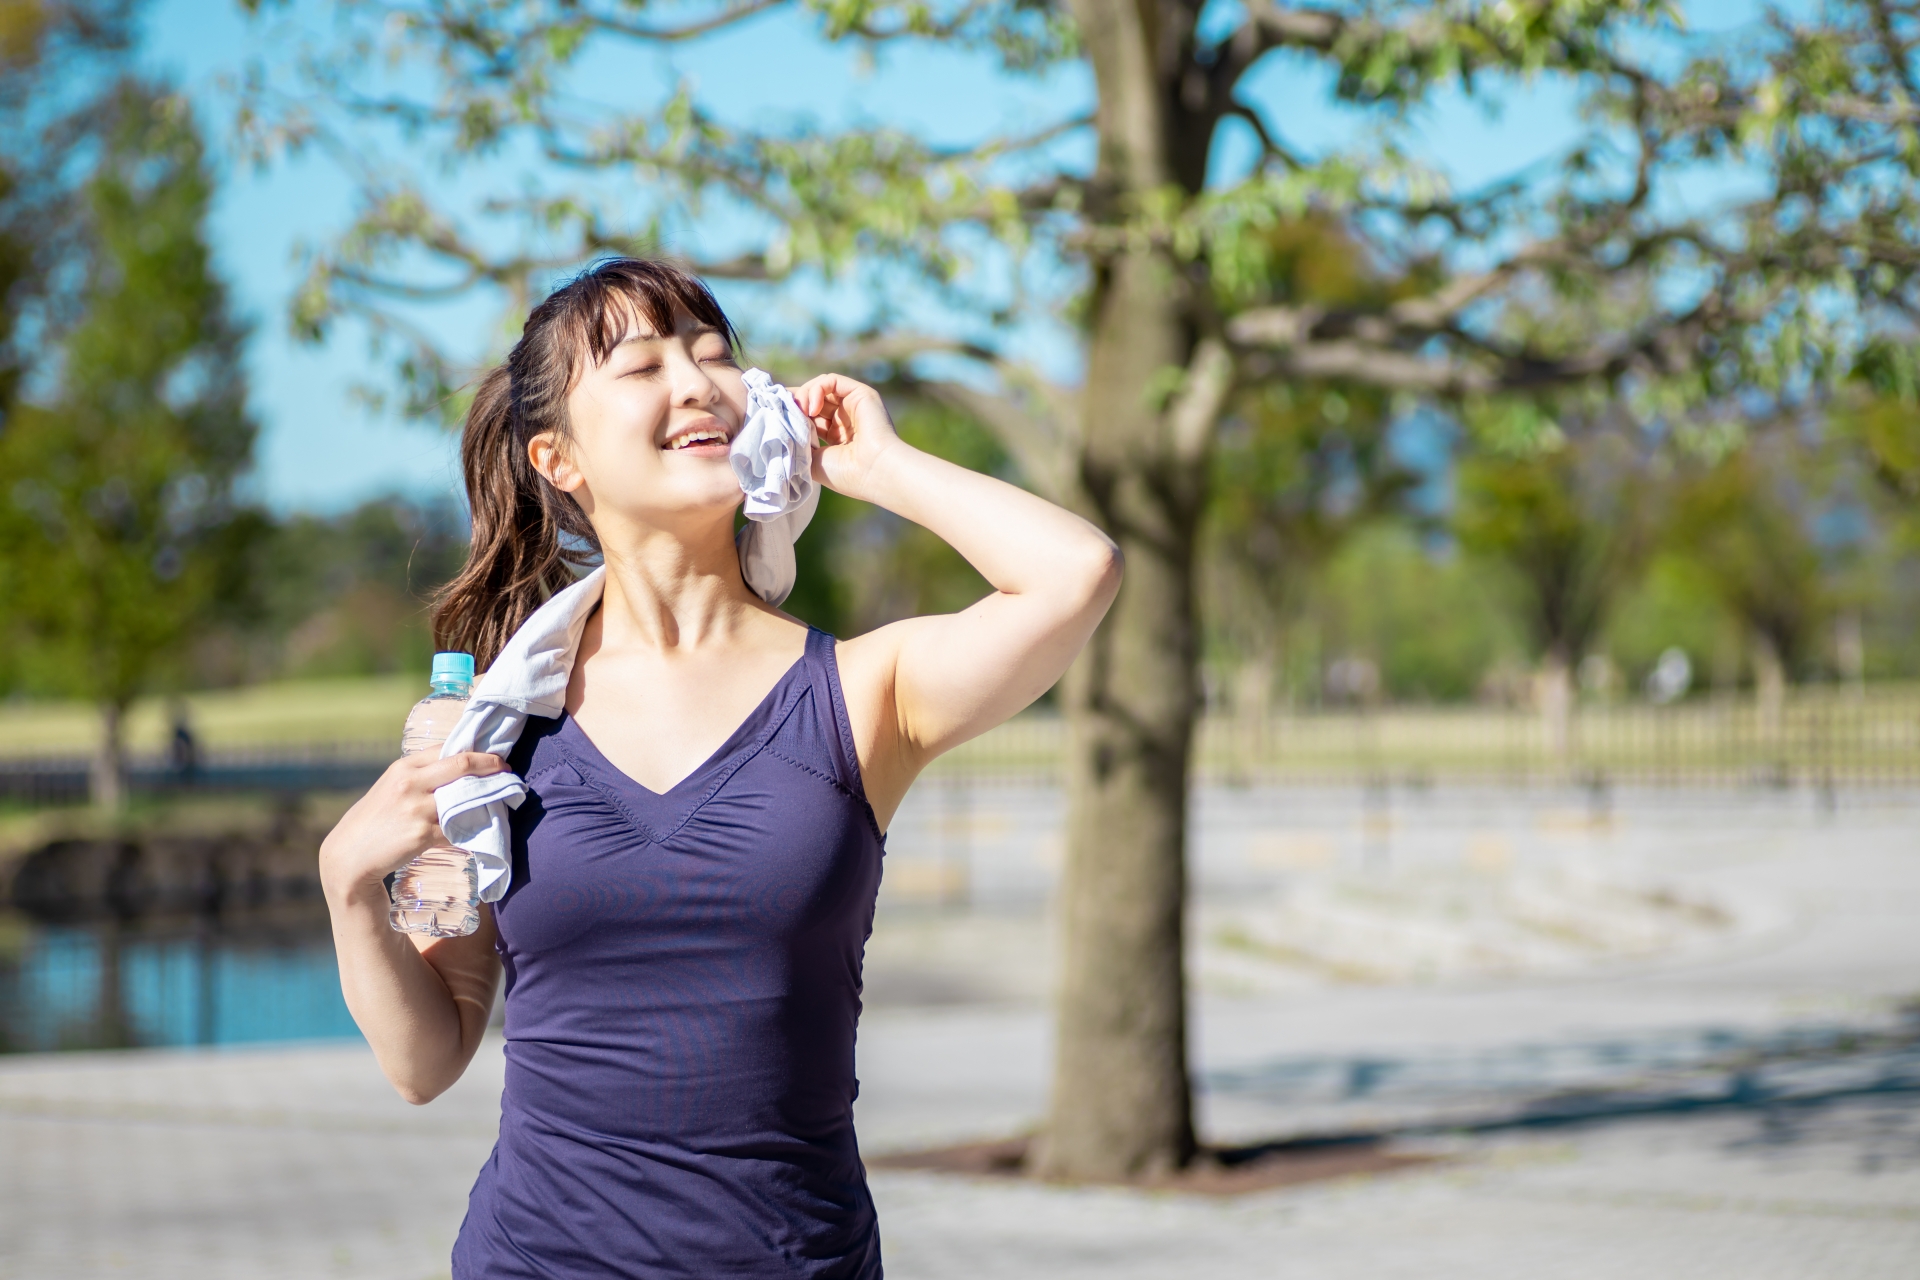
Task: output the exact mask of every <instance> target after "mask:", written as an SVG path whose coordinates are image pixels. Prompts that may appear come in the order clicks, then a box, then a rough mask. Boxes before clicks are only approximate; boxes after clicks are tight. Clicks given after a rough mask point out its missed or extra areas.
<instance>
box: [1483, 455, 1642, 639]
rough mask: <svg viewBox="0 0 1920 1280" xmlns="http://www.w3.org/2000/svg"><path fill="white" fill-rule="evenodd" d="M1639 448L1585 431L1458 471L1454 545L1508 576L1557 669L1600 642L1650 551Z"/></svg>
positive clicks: (1530, 627)
mask: <svg viewBox="0 0 1920 1280" xmlns="http://www.w3.org/2000/svg"><path fill="white" fill-rule="evenodd" d="M1644 450H1645V445H1644V444H1643V443H1642V442H1641V441H1639V440H1637V439H1635V438H1634V437H1633V436H1632V435H1630V434H1629V433H1627V432H1623V431H1621V430H1618V429H1614V430H1591V431H1581V432H1578V433H1576V434H1573V435H1571V436H1564V437H1561V438H1560V439H1559V440H1558V442H1554V443H1543V444H1541V445H1538V446H1535V447H1532V448H1527V449H1524V450H1523V451H1521V452H1517V453H1499V452H1494V451H1491V450H1488V451H1485V452H1482V453H1480V454H1478V455H1477V456H1474V457H1472V458H1469V459H1468V460H1466V461H1465V462H1464V463H1463V464H1462V465H1461V468H1460V474H1459V505H1458V507H1457V509H1456V511H1455V513H1454V529H1455V531H1456V532H1457V534H1458V536H1459V538H1460V542H1461V545H1462V546H1464V547H1466V548H1467V549H1468V550H1469V551H1471V552H1473V553H1475V554H1477V555H1481V556H1485V557H1487V558H1489V559H1492V560H1496V561H1498V562H1500V563H1501V564H1503V565H1505V566H1506V567H1507V569H1508V570H1509V571H1510V572H1511V573H1512V575H1513V577H1514V579H1515V581H1516V583H1517V585H1518V590H1519V594H1520V597H1521V605H1520V610H1519V612H1520V617H1521V619H1522V621H1523V623H1524V625H1525V626H1526V628H1527V630H1528V632H1529V633H1530V638H1531V640H1532V643H1533V646H1534V649H1535V651H1536V652H1539V653H1543V654H1546V655H1550V656H1551V657H1552V658H1554V659H1555V660H1557V661H1558V662H1559V663H1560V664H1561V666H1562V667H1563V668H1564V667H1566V666H1569V665H1571V664H1573V663H1576V662H1578V661H1579V660H1580V658H1581V657H1582V656H1584V654H1585V653H1586V652H1587V650H1588V648H1589V647H1590V646H1591V645H1592V644H1593V642H1594V641H1595V639H1596V638H1597V637H1598V636H1599V634H1600V632H1601V630H1602V629H1603V627H1604V626H1605V624H1606V621H1607V612H1608V609H1609V607H1610V606H1611V605H1612V604H1613V602H1614V600H1615V598H1616V596H1617V595H1618V593H1619V591H1620V589H1621V588H1622V587H1623V586H1625V585H1626V584H1628V583H1630V582H1631V581H1632V580H1633V579H1634V578H1635V577H1636V576H1637V574H1638V572H1639V570H1640V568H1641V567H1642V565H1643V564H1644V563H1645V559H1646V556H1647V554H1648V552H1649V550H1650V548H1651V545H1652V538H1651V530H1650V529H1649V522H1650V518H1651V515H1652V512H1653V510H1654V509H1655V504H1656V502H1657V498H1656V496H1655V494H1654V493H1652V492H1651V491H1650V490H1651V488H1652V486H1651V485H1650V484H1649V483H1648V480H1649V472H1650V470H1651V468H1649V467H1648V466H1646V465H1645V462H1644V460H1643V458H1642V457H1641V456H1637V455H1642V454H1643V453H1644Z"/></svg>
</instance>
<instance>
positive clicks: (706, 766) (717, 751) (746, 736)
mask: <svg viewBox="0 0 1920 1280" xmlns="http://www.w3.org/2000/svg"><path fill="white" fill-rule="evenodd" d="M812 647H813V635H812V633H811V631H809V633H808V635H807V642H806V645H805V647H803V648H802V649H801V650H800V656H799V657H797V658H795V659H794V660H793V665H791V666H789V667H788V668H787V669H786V670H785V671H783V672H781V673H780V678H779V679H778V680H775V681H774V682H773V687H772V688H770V689H768V690H767V691H766V693H765V694H763V695H761V698H760V701H759V702H757V703H755V704H754V707H753V710H751V711H749V712H747V714H746V717H745V718H744V719H742V720H741V721H740V723H739V724H738V725H735V726H734V730H733V732H732V733H730V734H728V735H727V737H726V740H725V741H723V742H722V743H721V744H720V745H719V746H717V747H715V748H714V749H713V751H712V753H711V754H709V755H708V756H707V758H706V759H704V760H702V761H701V762H700V763H699V764H697V765H695V766H694V767H693V769H692V771H691V772H689V773H687V774H686V775H684V776H683V777H681V778H680V779H679V781H677V782H675V783H674V784H673V785H672V786H670V787H668V788H667V789H666V790H665V791H655V790H654V789H653V788H652V787H649V786H648V785H647V784H646V783H644V782H642V781H640V779H638V778H636V777H634V776H633V775H632V774H630V773H628V772H627V771H626V770H625V769H622V768H621V767H620V766H619V765H617V764H615V763H614V762H613V761H612V759H610V758H609V757H608V755H607V753H606V752H604V751H602V750H601V749H600V745H599V744H598V743H596V742H595V741H594V740H593V739H592V738H591V737H590V736H588V734H587V731H586V730H585V729H584V728H582V727H581V726H580V722H579V720H577V719H575V718H574V715H573V713H572V712H567V713H566V724H567V725H569V726H571V727H572V730H573V736H574V737H575V738H577V739H578V740H579V742H580V743H581V744H583V745H584V746H585V748H586V749H587V750H588V751H589V752H591V753H592V754H593V757H594V758H595V760H596V761H597V762H598V763H599V764H601V765H602V766H604V767H605V769H606V770H607V772H608V773H609V774H611V775H612V776H613V777H616V778H618V779H620V780H621V781H622V782H624V783H626V784H627V785H628V786H630V787H632V788H633V789H634V790H635V791H638V792H639V793H640V794H641V795H643V796H645V797H646V798H647V799H649V800H654V801H664V800H669V799H672V798H673V797H674V796H675V795H676V794H677V793H678V792H680V791H681V790H683V789H684V788H686V787H687V786H688V784H690V783H692V782H694V781H695V780H696V779H700V778H705V777H707V776H708V775H710V774H711V773H713V771H714V770H715V769H717V768H719V766H720V765H721V764H722V763H724V762H725V761H726V760H727V758H728V757H730V756H732V755H734V754H735V753H737V752H738V751H739V750H740V749H741V747H742V746H743V745H745V741H744V740H750V739H752V738H753V737H754V736H755V735H756V734H757V733H759V732H760V730H761V728H762V727H763V726H762V724H761V721H762V720H763V719H764V718H765V715H766V712H767V709H768V708H769V707H771V706H772V705H773V703H774V700H775V698H776V697H777V696H778V695H779V694H780V693H781V692H782V691H783V690H784V689H785V688H786V687H787V683H788V682H789V681H790V680H792V679H793V673H794V672H796V671H798V670H800V668H801V667H802V666H804V665H805V664H806V661H807V654H808V653H809V652H810V651H811V650H812Z"/></svg>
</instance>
